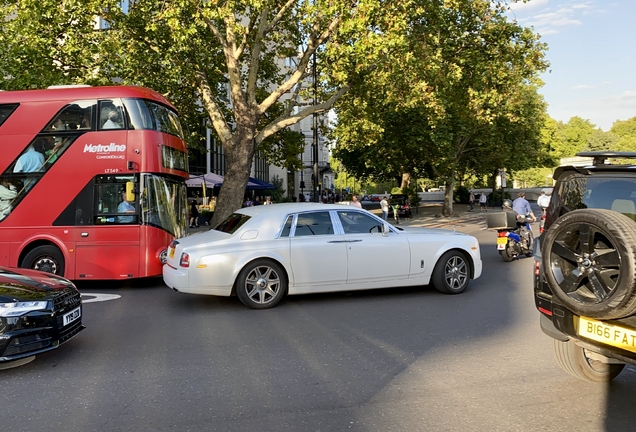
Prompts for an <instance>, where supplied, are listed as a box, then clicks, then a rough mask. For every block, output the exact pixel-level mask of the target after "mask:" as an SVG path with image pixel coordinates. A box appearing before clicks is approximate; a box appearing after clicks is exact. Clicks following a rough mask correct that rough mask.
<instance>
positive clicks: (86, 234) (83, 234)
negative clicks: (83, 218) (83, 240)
mask: <svg viewBox="0 0 636 432" xmlns="http://www.w3.org/2000/svg"><path fill="white" fill-rule="evenodd" d="M80 235H81V236H82V237H88V233H87V232H83V233H81V234H80Z"/></svg>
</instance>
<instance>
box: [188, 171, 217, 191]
mask: <svg viewBox="0 0 636 432" xmlns="http://www.w3.org/2000/svg"><path fill="white" fill-rule="evenodd" d="M203 181H205V187H207V188H214V187H220V186H221V185H222V184H223V177H222V176H220V175H218V174H214V173H207V174H205V175H198V176H195V175H192V174H190V178H189V179H188V180H186V186H190V187H201V183H202V182H203Z"/></svg>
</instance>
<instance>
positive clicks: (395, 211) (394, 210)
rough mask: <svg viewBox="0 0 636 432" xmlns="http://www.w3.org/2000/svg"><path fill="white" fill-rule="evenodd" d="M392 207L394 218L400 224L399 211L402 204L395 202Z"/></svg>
mask: <svg viewBox="0 0 636 432" xmlns="http://www.w3.org/2000/svg"><path fill="white" fill-rule="evenodd" d="M391 208H392V209H393V219H395V224H396V225H399V224H400V214H399V213H398V211H399V210H400V204H399V203H398V202H396V203H395V204H393V205H392V206H391Z"/></svg>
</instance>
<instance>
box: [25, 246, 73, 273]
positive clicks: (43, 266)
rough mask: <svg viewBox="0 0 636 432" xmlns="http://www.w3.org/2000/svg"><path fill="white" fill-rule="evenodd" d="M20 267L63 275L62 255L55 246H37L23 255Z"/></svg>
mask: <svg viewBox="0 0 636 432" xmlns="http://www.w3.org/2000/svg"><path fill="white" fill-rule="evenodd" d="M22 267H24V268H30V269H33V270H40V271H43V272H47V273H53V274H56V275H59V276H64V256H63V255H62V252H60V250H59V249H58V248H56V247H55V246H38V247H36V248H35V249H33V250H32V251H31V252H29V253H28V254H27V255H26V256H25V257H24V260H23V261H22Z"/></svg>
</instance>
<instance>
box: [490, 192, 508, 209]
mask: <svg viewBox="0 0 636 432" xmlns="http://www.w3.org/2000/svg"><path fill="white" fill-rule="evenodd" d="M504 196H505V197H506V198H505V199H511V195H510V192H508V191H507V190H506V191H505V192H504ZM502 202H503V200H502V199H501V189H497V190H496V191H494V192H490V193H489V194H488V204H490V205H491V206H492V205H495V206H496V205H501V203H502Z"/></svg>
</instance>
